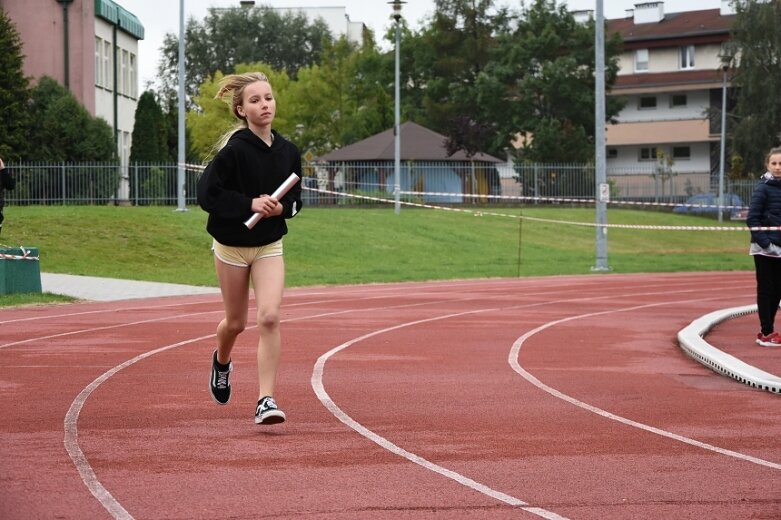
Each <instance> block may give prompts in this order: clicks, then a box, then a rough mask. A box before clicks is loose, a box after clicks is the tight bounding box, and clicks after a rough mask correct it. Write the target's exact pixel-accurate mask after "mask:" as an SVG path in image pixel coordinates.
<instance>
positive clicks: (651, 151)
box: [640, 146, 656, 161]
mask: <svg viewBox="0 0 781 520" xmlns="http://www.w3.org/2000/svg"><path fill="white" fill-rule="evenodd" d="M640 160H641V161H655V160H656V147H655V146H651V147H646V148H640Z"/></svg>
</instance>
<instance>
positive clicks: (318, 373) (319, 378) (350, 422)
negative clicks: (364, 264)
mask: <svg viewBox="0 0 781 520" xmlns="http://www.w3.org/2000/svg"><path fill="white" fill-rule="evenodd" d="M497 310H499V309H481V310H472V311H466V312H459V313H455V314H446V315H443V316H437V317H433V318H427V319H422V320H416V321H411V322H407V323H402V324H399V325H394V326H392V327H388V328H385V329H380V330H376V331H374V332H370V333H369V334H365V335H363V336H360V337H357V338H354V339H352V340H350V341H347V342H345V343H342V344H341V345H339V346H337V347H334V348H333V349H331V350H329V351H328V352H326V353H325V354H323V355H322V356H320V357H319V358H318V360H317V363H315V366H314V370H313V371H312V381H311V382H312V388H313V389H314V391H315V394H317V398H318V399H320V402H321V403H323V405H324V406H325V407H326V408H327V409H328V411H330V412H331V413H332V414H333V415H334V416H335V417H336V418H337V419H339V420H340V421H342V422H343V423H344V424H345V425H347V426H348V427H349V428H351V429H353V430H355V431H356V432H358V433H359V434H361V435H363V436H364V437H366V438H367V439H369V440H370V441H372V442H374V443H376V444H378V445H379V446H380V447H382V448H384V449H386V450H388V451H389V452H391V453H393V454H395V455H398V456H400V457H403V458H405V459H407V460H408V461H410V462H412V463H414V464H417V465H419V466H421V467H423V468H425V469H427V470H429V471H433V472H434V473H438V474H439V475H442V476H443V477H446V478H449V479H451V480H453V481H455V482H457V483H459V484H461V485H463V486H466V487H468V488H470V489H473V490H475V491H477V492H478V493H482V494H484V495H486V496H489V497H491V498H493V499H495V500H499V501H500V502H504V503H505V504H508V505H510V506H513V507H519V508H521V509H523V510H524V511H527V512H529V513H532V514H534V515H537V516H539V517H542V518H546V519H548V520H566V517H563V516H560V515H558V514H556V513H554V512H552V511H548V510H546V509H543V508H540V507H534V506H531V505H529V504H528V503H527V502H524V501H523V500H521V499H519V498H516V497H513V496H511V495H508V494H506V493H503V492H501V491H497V490H495V489H493V488H490V487H488V486H486V485H485V484H481V483H480V482H477V481H475V480H472V479H471V478H469V477H466V476H464V475H461V474H460V473H457V472H455V471H453V470H450V469H447V468H445V467H443V466H440V465H439V464H435V463H433V462H431V461H429V460H427V459H424V458H423V457H421V456H419V455H416V454H414V453H412V452H409V451H407V450H405V449H404V448H402V447H400V446H398V445H396V444H394V443H392V442H391V441H389V440H388V439H386V438H385V437H382V436H381V435H378V434H376V433H374V432H373V431H371V430H370V429H368V428H366V427H365V426H363V425H362V424H361V423H359V422H357V421H356V420H355V419H353V418H352V417H350V416H349V415H348V414H347V413H345V412H344V411H343V410H342V409H341V408H339V406H338V405H337V404H336V403H334V401H333V400H332V399H331V397H330V396H329V395H328V392H326V390H325V386H324V385H323V372H324V370H325V363H326V362H327V361H328V359H329V358H331V357H332V356H333V355H334V354H337V353H338V352H341V351H342V350H344V349H346V348H348V347H350V346H351V345H354V344H356V343H359V342H361V341H363V340H365V339H368V338H371V337H372V336H377V335H380V334H385V333H386V332H391V331H394V330H398V329H401V328H404V327H411V326H413V325H419V324H421V323H428V322H432V321H437V320H445V319H449V318H457V317H459V316H465V315H467V314H477V313H482V312H494V311H497Z"/></svg>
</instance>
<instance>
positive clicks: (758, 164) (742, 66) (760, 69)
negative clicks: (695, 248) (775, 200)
mask: <svg viewBox="0 0 781 520" xmlns="http://www.w3.org/2000/svg"><path fill="white" fill-rule="evenodd" d="M734 5H735V10H736V13H737V14H736V16H735V23H734V25H733V26H732V39H731V45H732V46H733V47H732V49H731V50H733V51H734V52H735V56H736V57H737V59H736V61H735V63H736V64H737V68H736V69H734V70H735V73H734V76H733V78H732V85H733V87H736V88H737V99H736V106H735V119H736V123H735V125H734V127H733V129H732V142H733V150H734V152H735V153H736V154H737V156H738V157H740V158H741V159H742V174H743V175H744V176H747V177H752V178H756V177H757V176H758V175H761V174H762V173H763V172H764V171H765V169H764V168H765V154H766V153H767V151H768V150H769V149H770V148H772V147H773V146H777V145H778V144H779V142H781V98H780V97H779V96H778V89H779V85H781V31H779V27H781V3H779V2H777V1H776V2H757V1H754V0H736V2H735V4H734ZM732 162H733V163H735V161H734V160H733V161H732Z"/></svg>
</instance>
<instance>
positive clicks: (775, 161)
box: [767, 153, 781, 179]
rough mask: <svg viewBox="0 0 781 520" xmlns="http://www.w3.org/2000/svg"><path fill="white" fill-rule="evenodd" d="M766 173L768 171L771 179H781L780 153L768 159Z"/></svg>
mask: <svg viewBox="0 0 781 520" xmlns="http://www.w3.org/2000/svg"><path fill="white" fill-rule="evenodd" d="M767 171H769V172H770V173H771V174H772V175H773V177H775V178H777V179H781V153H774V154H773V155H771V156H770V157H768V159H767Z"/></svg>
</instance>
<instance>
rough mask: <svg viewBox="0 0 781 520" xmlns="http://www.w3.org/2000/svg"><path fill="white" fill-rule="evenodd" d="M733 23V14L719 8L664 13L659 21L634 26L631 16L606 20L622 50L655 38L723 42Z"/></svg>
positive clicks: (609, 29)
mask: <svg viewBox="0 0 781 520" xmlns="http://www.w3.org/2000/svg"><path fill="white" fill-rule="evenodd" d="M734 21H735V15H734V14H728V15H722V14H721V10H720V9H704V10H701V11H685V12H682V13H667V14H665V15H664V18H663V19H662V20H660V21H659V22H653V23H640V24H636V23H635V22H634V18H633V17H631V16H629V17H626V18H617V19H613V20H608V31H609V32H610V33H619V34H620V35H621V38H622V39H623V40H624V47H625V48H626V47H628V46H631V44H632V43H635V42H644V43H646V44H647V43H648V42H649V41H652V40H659V39H662V40H669V39H671V38H702V37H708V36H711V37H712V36H714V35H721V37H722V39H724V38H725V37H727V36H728V35H729V31H730V27H731V26H732V24H733V23H734Z"/></svg>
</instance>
